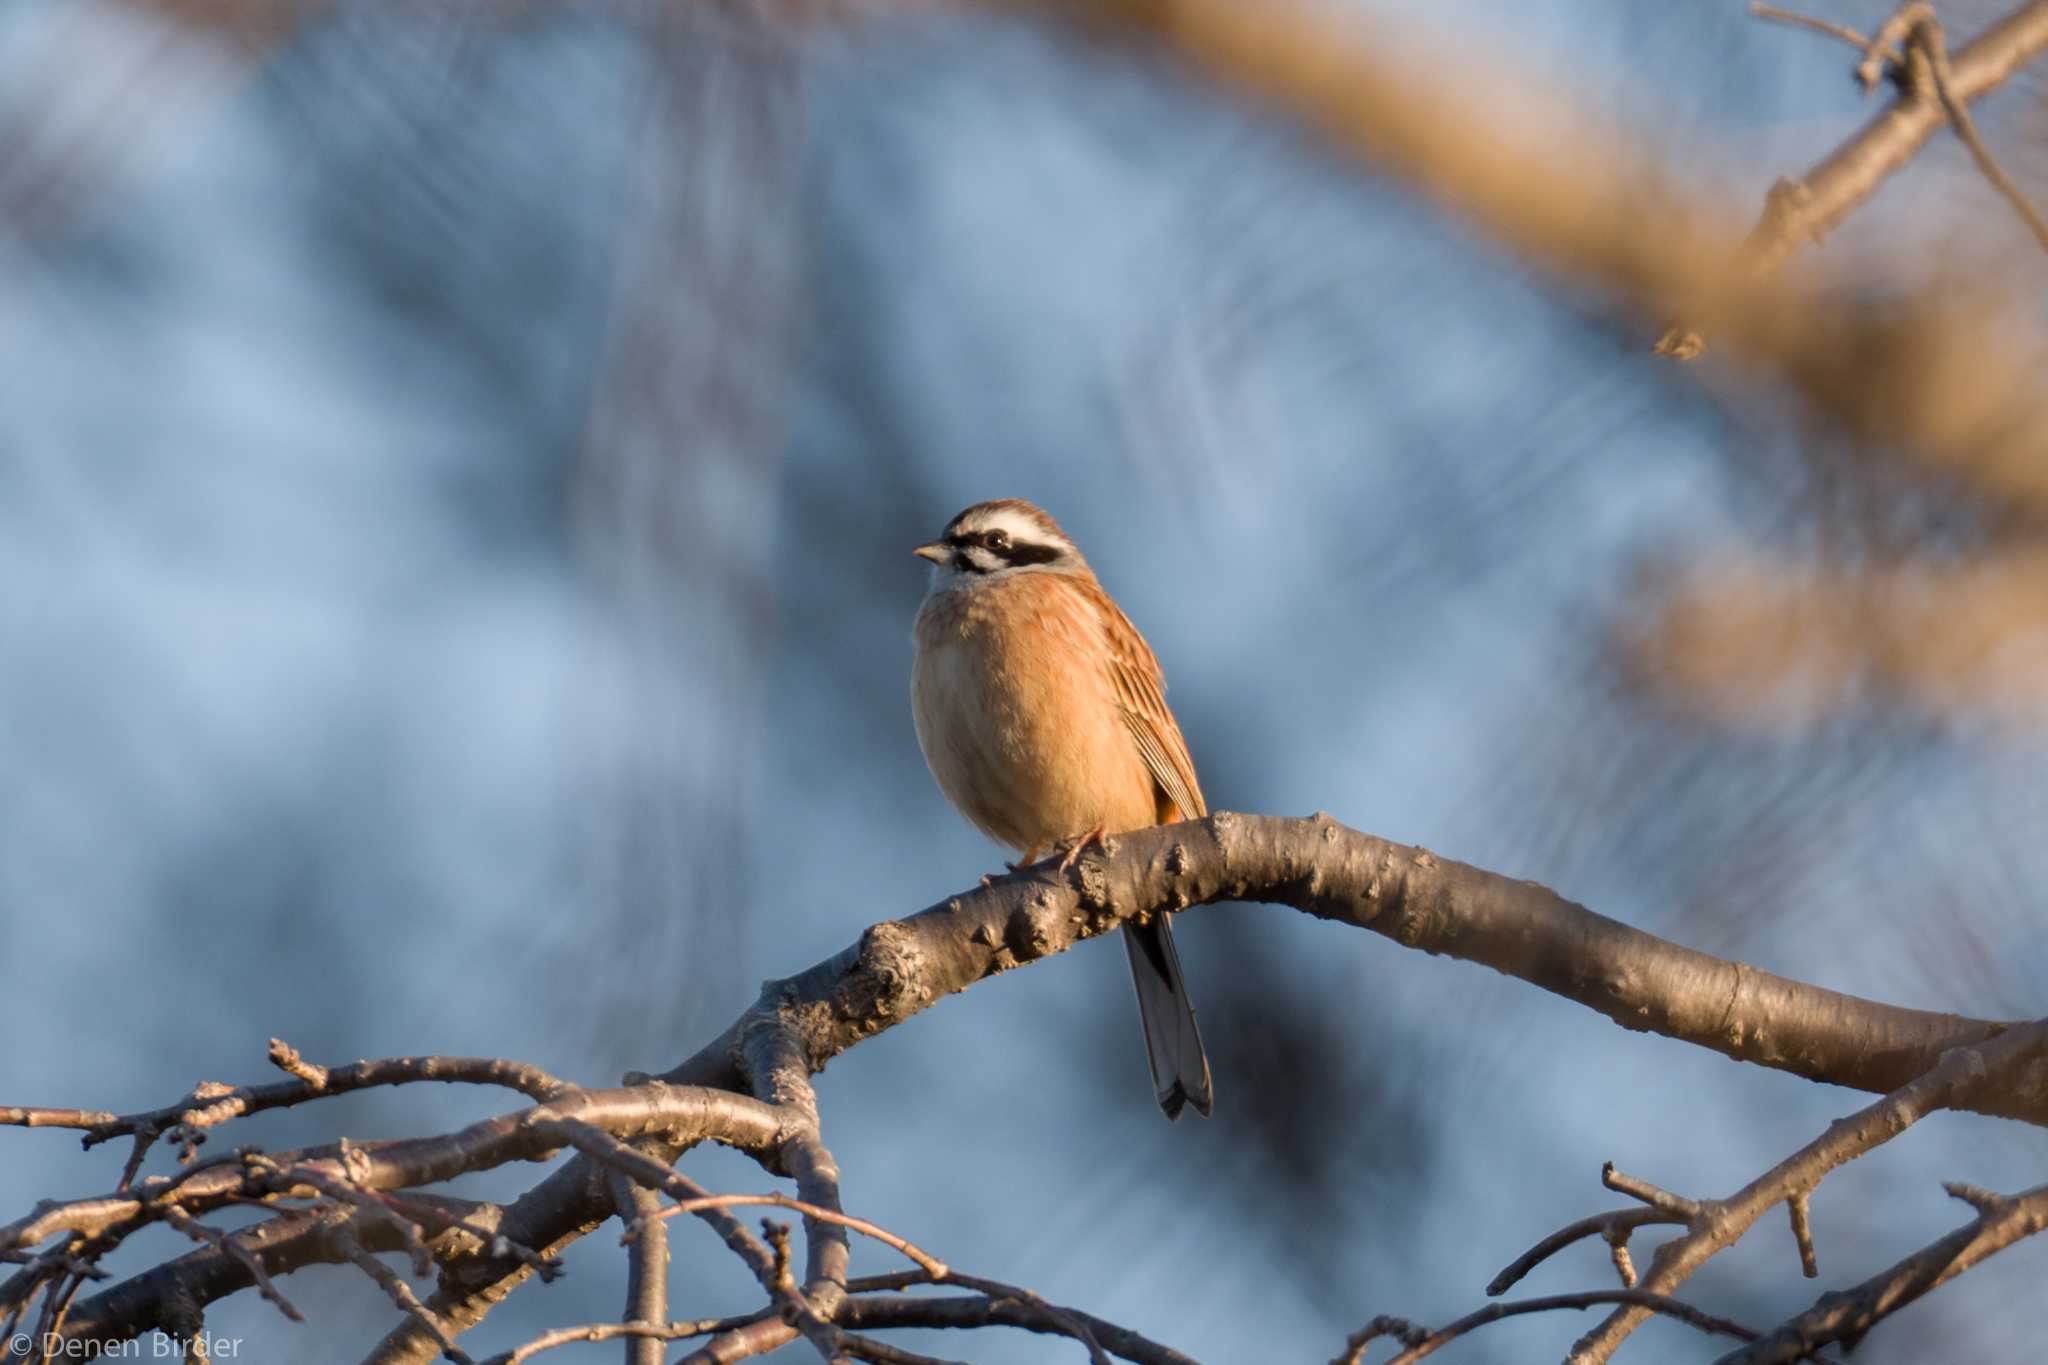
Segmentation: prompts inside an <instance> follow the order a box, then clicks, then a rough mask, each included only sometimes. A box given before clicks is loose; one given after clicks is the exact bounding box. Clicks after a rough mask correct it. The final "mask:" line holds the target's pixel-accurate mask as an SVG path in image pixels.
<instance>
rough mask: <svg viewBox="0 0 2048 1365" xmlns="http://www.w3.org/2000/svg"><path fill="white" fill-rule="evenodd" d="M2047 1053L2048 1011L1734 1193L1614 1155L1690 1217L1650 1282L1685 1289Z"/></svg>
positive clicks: (1588, 1338)
mask: <svg viewBox="0 0 2048 1365" xmlns="http://www.w3.org/2000/svg"><path fill="white" fill-rule="evenodd" d="M2043 1053H2048V1020H2043V1021H2041V1022H2038V1023H2033V1024H2027V1025H2023V1026H2021V1027H2018V1028H2014V1029H2012V1030H2010V1031H2008V1032H2006V1033H2003V1034H2001V1035H1999V1036H1998V1037H1997V1038H1994V1039H1992V1040H1990V1041H1989V1042H1986V1043H1982V1044H1979V1045H1978V1046H1975V1047H1968V1048H1958V1049H1956V1050H1955V1051H1954V1052H1951V1053H1949V1054H1948V1055H1947V1056H1946V1057H1944V1058H1943V1059H1942V1061H1941V1064H1940V1065H1939V1066H1936V1067H1935V1068H1933V1069H1932V1070H1930V1071H1929V1072H1928V1073H1927V1074H1926V1075H1924V1076H1922V1077H1920V1078H1919V1079H1918V1080H1915V1081H1913V1082H1912V1083H1911V1084H1909V1085H1906V1086H1903V1087H1901V1088H1900V1089H1898V1090H1896V1091H1894V1092H1892V1093H1891V1094H1889V1095H1887V1096H1885V1097H1884V1098H1883V1099H1881V1100H1879V1101H1878V1102H1877V1103H1875V1104H1873V1105H1870V1106H1868V1107H1866V1108H1864V1109H1861V1110H1859V1111H1857V1112H1856V1113H1854V1114H1851V1115H1850V1116H1849V1117H1847V1118H1844V1119H1837V1120H1836V1121H1835V1122H1834V1123H1831V1124H1829V1125H1828V1128H1827V1131H1826V1132H1824V1133H1822V1134H1821V1135H1820V1136H1819V1137H1817V1138H1815V1139H1814V1140H1813V1141H1812V1142H1809V1143H1807V1144H1806V1145H1805V1146H1804V1147H1802V1148H1800V1149H1799V1150H1798V1151H1797V1152H1795V1153H1793V1154H1792V1155H1791V1156H1789V1157H1787V1158H1785V1160H1783V1161H1781V1162H1779V1163H1778V1164H1777V1165H1776V1166H1774V1167H1772V1168H1771V1169H1770V1170H1768V1171H1766V1172H1765V1173H1764V1174H1762V1175H1760V1176H1758V1177H1757V1178H1756V1179H1755V1180H1753V1181H1751V1182H1750V1183H1749V1184H1748V1185H1745V1186H1744V1187H1743V1188H1742V1189H1741V1190H1740V1191H1738V1192H1737V1193H1735V1194H1734V1195H1732V1196H1730V1197H1729V1198H1727V1199H1725V1200H1713V1201H1705V1202H1697V1203H1696V1202H1694V1201H1691V1200H1680V1199H1677V1198H1676V1197H1675V1196H1672V1195H1669V1194H1666V1193H1665V1192H1664V1191H1662V1190H1658V1189H1657V1188H1656V1187H1654V1186H1651V1185H1648V1184H1646V1183H1645V1182H1642V1181H1638V1180H1632V1179H1629V1178H1627V1177H1623V1176H1620V1175H1618V1174H1617V1173H1616V1172H1615V1171H1614V1169H1613V1167H1612V1166H1611V1165H1610V1166H1609V1167H1608V1168H1607V1170H1606V1171H1605V1172H1603V1179H1604V1180H1605V1182H1606V1184H1607V1185H1608V1187H1609V1188H1610V1189H1618V1190H1620V1191H1622V1192H1623V1193H1625V1194H1631V1195H1634V1196H1636V1197H1637V1198H1639V1199H1641V1200H1642V1201H1643V1202H1644V1203H1646V1204H1649V1205H1651V1206H1653V1207H1656V1208H1659V1209H1661V1210H1663V1211H1665V1212H1669V1213H1678V1214H1681V1215H1684V1216H1685V1217H1687V1219H1688V1220H1689V1223H1690V1226H1689V1229H1688V1230H1687V1232H1686V1233H1685V1235H1684V1236H1682V1237H1678V1238H1674V1239H1673V1240H1671V1241H1669V1242H1666V1243H1664V1244H1663V1245H1662V1246H1660V1247H1658V1248H1657V1253H1656V1255H1655V1256H1654V1257H1652V1258H1651V1261H1650V1270H1649V1274H1648V1275H1646V1276H1645V1277H1644V1279H1643V1282H1642V1288H1643V1289H1645V1290H1648V1291H1650V1292H1651V1293H1655V1294H1673V1293H1676V1292H1677V1291H1678V1289H1679V1287H1680V1286H1681V1285H1683V1284H1684V1283H1685V1282H1686V1281H1687V1280H1689V1279H1690V1278H1692V1276H1693V1275H1694V1274H1695V1273H1696V1272H1697V1271H1698V1270H1699V1269H1700V1267H1701V1266H1703V1265H1705V1264H1706V1263H1707V1261H1708V1260H1709V1259H1711V1258H1712V1257H1713V1256H1714V1255H1716V1254H1717V1253H1719V1252H1721V1251H1725V1250H1727V1249H1728V1248H1729V1247H1731V1246H1734V1245H1735V1243H1736V1242H1738V1241H1740V1240H1741V1238H1742V1236H1743V1234H1744V1233H1746V1232H1748V1231H1749V1229H1750V1228H1751V1227H1752V1226H1754V1225H1755V1223H1756V1220H1757V1219H1758V1218H1761V1217H1762V1216H1763V1215H1764V1214H1765V1213H1767V1212H1768V1211H1770V1210H1771V1209H1772V1208H1773V1207H1775V1206H1776V1205H1778V1204H1782V1203H1786V1202H1788V1201H1800V1200H1803V1199H1804V1198H1805V1197H1806V1196H1807V1195H1809V1194H1811V1193H1812V1191H1813V1189H1814V1187H1815V1186H1817V1185H1819V1184H1820V1182H1821V1180H1822V1179H1823V1178H1824V1177H1825V1176H1826V1175H1827V1174H1828V1172H1830V1171H1832V1170H1834V1169H1835V1168H1836V1167H1838V1166H1841V1165H1843V1164H1845V1163H1847V1162H1849V1161H1853V1160H1855V1159H1856V1158H1857V1157H1860V1156H1862V1155H1863V1154H1864V1153H1866V1152H1869V1151H1871V1150H1872V1149H1874V1148H1876V1147H1880V1146H1882V1145H1883V1144H1885V1143H1887V1142H1889V1141H1891V1140H1892V1139H1893V1138H1895V1137H1897V1136H1898V1135H1899V1134H1900V1133H1903V1132H1904V1131H1906V1129H1907V1128H1909V1127H1911V1126H1912V1125H1913V1124H1914V1123H1916V1122H1918V1121H1919V1120H1920V1119H1922V1118H1925V1117H1926V1116H1927V1115H1928V1114H1931V1113H1934V1112H1936V1111H1937V1110H1940V1109H1946V1108H1950V1107H1953V1106H1955V1105H1957V1104H1958V1103H1960V1102H1963V1101H1967V1100H1968V1099H1970V1098H1971V1097H1972V1096H1974V1095H1980V1094H1982V1093H1983V1092H1984V1091H1986V1090H1987V1089H1991V1088H1994V1087H1993V1085H1992V1083H1993V1082H2002V1081H2003V1080H2004V1079H2005V1078H2006V1077H2007V1076H2008V1075H2010V1074H2012V1073H2013V1072H2015V1071H2019V1070H2021V1069H2023V1068H2025V1067H2028V1066H2030V1065H2032V1064H2034V1063H2035V1062H2036V1061H2037V1060H2038V1059H2039V1058H2040V1057H2041V1056H2042V1054H2043ZM1793 1232H1794V1239H1795V1241H1797V1242H1798V1243H1799V1253H1800V1261H1801V1264H1802V1268H1804V1267H1805V1266H1806V1265H1810V1264H1811V1261H1812V1245H1811V1242H1810V1241H1809V1240H1808V1238H1807V1237H1806V1236H1805V1235H1804V1220H1803V1218H1802V1217H1800V1216H1798V1215H1797V1214H1795V1216H1794V1220H1793ZM1930 1287H1931V1286H1930ZM1647 1316H1648V1311H1647V1310H1646V1309H1644V1308H1642V1307H1640V1306H1636V1305H1625V1306H1623V1307H1621V1308H1619V1309H1617V1310H1616V1311H1615V1312H1614V1313H1613V1314H1611V1315H1610V1316H1609V1317H1608V1318H1607V1319H1606V1320H1605V1321H1604V1322H1602V1323H1601V1324H1600V1325H1599V1326H1597V1327H1595V1328H1594V1329H1593V1330H1592V1331H1591V1332H1588V1333H1587V1334H1586V1335H1585V1336H1584V1337H1582V1338H1580V1340H1579V1341H1578V1343H1577V1345H1575V1346H1574V1347H1573V1348H1572V1359H1573V1360H1574V1361H1575V1362H1584V1365H1599V1362H1601V1361H1604V1360H1606V1359H1608V1357H1609V1356H1611V1355H1612V1354H1613V1353H1614V1350H1615V1348H1616V1347H1618V1346H1619V1345H1620V1344H1621V1342H1622V1340H1623V1338H1625V1337H1626V1336H1628V1334H1629V1333H1630V1332H1632V1331H1634V1330H1635V1328H1636V1327H1637V1326H1638V1325H1640V1324H1641V1323H1642V1322H1643V1320H1644V1319H1645V1318H1646V1317H1647Z"/></svg>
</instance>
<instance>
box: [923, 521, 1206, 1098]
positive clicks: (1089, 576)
mask: <svg viewBox="0 0 2048 1365" xmlns="http://www.w3.org/2000/svg"><path fill="white" fill-rule="evenodd" d="M914 553H916V554H918V555H920V556H922V557H923V558H925V559H928V560H930V561H931V562H932V566H933V567H932V580H931V589H930V591H929V592H927V593H926V594H925V599H924V605H923V606H922V607H920V608H919V609H918V613H917V625H916V627H915V628H914V630H913V631H912V635H911V638H912V641H913V643H914V645H915V646H916V658H915V662H914V663H913V664H912V666H911V678H910V696H911V706H912V710H913V711H914V713H915V716H916V720H917V742H918V745H919V746H920V747H921V748H922V749H923V750H924V758H925V762H926V764H928V765H929V766H930V768H931V770H932V776H933V777H935V778H937V779H938V782H939V789H940V790H941V791H943V792H945V794H946V799H947V800H949V801H951V802H952V803H953V804H954V806H956V807H958V808H959V810H960V812H961V814H963V815H965V816H966V817H967V818H968V819H969V820H971V821H973V822H974V823H975V825H977V826H978V827H980V829H981V830H982V832H983V833H985V834H987V835H988V836H989V837H990V838H992V839H995V840H997V841H998V842H1001V843H1005V844H1008V845H1010V846H1011V847H1012V848H1015V849H1017V850H1019V851H1020V853H1021V854H1022V856H1021V857H1020V858H1019V859H1018V861H1017V862H1015V863H1013V864H1011V867H1012V868H1013V869H1014V868H1018V867H1023V866H1026V865H1027V864H1029V863H1031V862H1033V861H1034V860H1035V859H1036V858H1037V857H1038V855H1039V853H1040V852H1041V851H1043V850H1045V849H1048V848H1064V850H1065V857H1064V858H1063V859H1062V860H1061V864H1060V866H1061V868H1062V869H1064V868H1066V867H1068V866H1071V865H1072V863H1073V861H1074V859H1075V858H1076V857H1077V856H1079V854H1080V852H1081V850H1082V849H1083V848H1085V847H1086V846H1087V845H1088V844H1090V843H1099V842H1100V841H1101V840H1102V838H1103V836H1104V835H1106V834H1118V833H1121V832H1123V831H1125V830H1133V829H1143V828H1145V827H1146V826H1149V825H1162V824H1172V823H1174V822H1175V821H1179V820H1192V819H1195V818H1196V817H1198V816H1202V815H1206V814H1207V813H1208V808H1207V807H1206V806H1204V805H1203V803H1202V789H1201V786H1200V785H1199V784H1198V783H1197V782H1196V781H1195V764H1194V760H1193V759H1192V758H1190V757H1189V756H1188V746H1187V741H1186V740H1184V739H1182V738H1181V733H1180V727H1179V726H1178V725H1176V724H1174V720H1173V713H1172V712H1171V711H1169V710H1167V709H1166V695H1165V694H1166V679H1165V678H1164V676H1162V675H1161V673H1160V671H1159V661H1158V660H1157V659H1155V658H1153V657H1152V650H1151V649H1150V648H1149V647H1148V646H1147V645H1146V644H1145V639H1144V637H1143V636H1141V635H1139V634H1138V631H1137V628H1136V627H1135V626H1133V625H1132V624H1131V623H1130V621H1129V620H1128V619H1127V618H1126V617H1125V616H1124V614H1123V612H1122V611H1120V610H1119V609H1118V608H1117V605H1116V603H1115V602H1114V601H1112V600H1111V598H1110V596H1109V594H1108V593H1106V592H1104V591H1103V590H1102V585H1101V584H1100V583H1098V582H1096V581H1095V573H1094V571H1093V570H1091V569H1090V568H1089V567H1088V561H1087V560H1085V559H1083V558H1082V557H1081V552H1080V550H1079V549H1077V548H1076V547H1075V545H1074V542H1073V541H1071V540H1069V539H1068V538H1067V535H1066V533H1065V532H1064V531H1062V530H1060V527H1059V523H1058V522H1056V521H1054V520H1053V519H1052V518H1051V517H1049V516H1047V515H1046V514H1045V513H1044V512H1042V511H1040V510H1039V509H1038V508H1036V507H1034V506H1032V505H1031V504H1030V503H1028V502H1024V501H1022V500H1021V499H1018V498H1003V499H1000V500H998V501H995V502H983V503H977V504H975V505H974V506H973V507H970V508H968V509H967V510H966V511H964V512H962V513H961V514H960V515H959V516H957V517H954V518H953V520H952V521H950V522H948V523H947V524H946V529H945V531H944V532H942V533H941V534H940V536H939V538H938V539H937V540H934V541H932V542H930V543H929V544H926V545H919V546H917V547H916V549H915V551H914ZM1124 946H1125V947H1126V948H1127V949H1128V950H1129V951H1130V955H1131V973H1132V975H1133V976H1134V977H1135V978H1136V980H1137V985H1138V1013H1139V1016H1140V1018H1141V1020H1142V1022H1143V1023H1144V1026H1145V1053H1146V1056H1147V1058H1148V1060H1149V1061H1150V1062H1151V1064H1152V1083H1153V1086H1154V1088H1155V1089H1156V1090H1157V1091H1158V1094H1159V1107H1160V1108H1162V1109H1164V1110H1165V1111H1166V1117H1168V1118H1169V1119H1177V1118H1179V1117H1180V1112H1181V1109H1182V1108H1183V1106H1186V1105H1190V1104H1192V1105H1193V1106H1194V1107H1195V1110H1196V1111H1197V1112H1198V1113H1200V1114H1203V1115H1205V1116H1206V1115H1207V1114H1208V1112H1209V1106H1210V1103H1211V1095H1210V1088H1209V1059H1208V1058H1207V1057H1206V1056H1204V1055H1203V1052H1202V1035H1201V1034H1200V1032H1198V1031H1197V1030H1196V1028H1195V1011H1194V1007H1193V1006H1192V1005H1190V1004H1189V1003H1188V996H1187V988H1186V986H1185V985H1183V984H1182V981H1181V973H1180V958H1179V956H1178V955H1177V954H1176V953H1175V952H1174V948H1173V930H1172V927H1171V926H1170V925H1169V924H1168V923H1167V919H1166V916H1164V915H1155V916H1153V917H1152V919H1151V920H1150V921H1148V922H1147V923H1144V924H1139V923H1137V922H1135V921H1131V920H1126V921H1125V922H1124Z"/></svg>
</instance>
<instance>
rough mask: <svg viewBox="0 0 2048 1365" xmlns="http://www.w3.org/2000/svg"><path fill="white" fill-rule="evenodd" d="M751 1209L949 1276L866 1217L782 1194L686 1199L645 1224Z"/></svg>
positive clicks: (939, 1279)
mask: <svg viewBox="0 0 2048 1365" xmlns="http://www.w3.org/2000/svg"><path fill="white" fill-rule="evenodd" d="M752 1207H772V1208H778V1209H788V1210H790V1211H791V1212H792V1213H801V1214H802V1215H804V1217H806V1218H816V1219H818V1220H820V1221H821V1222H826V1223H832V1224H834V1225H836V1226H838V1227H842V1228H847V1229H850V1230H852V1231H854V1232H858V1233H860V1234H861V1235H862V1236H864V1237H872V1238H873V1239H874V1240H876V1241H877V1242H880V1243H881V1244H882V1245H884V1246H887V1247H893V1248H894V1249H896V1250H897V1251H900V1252H902V1253H903V1254H904V1255H905V1256H907V1257H909V1258H910V1259H911V1260H912V1261H914V1262H916V1263H917V1266H918V1268H919V1269H921V1270H923V1271H924V1272H925V1273H926V1274H927V1275H929V1276H930V1277H931V1279H932V1282H933V1283H935V1284H938V1283H943V1282H945V1280H946V1279H947V1278H948V1276H949V1275H951V1273H952V1272H951V1271H949V1270H948V1269H947V1268H946V1263H945V1262H944V1261H941V1260H939V1259H938V1258H937V1257H935V1256H933V1255H931V1254H930V1253H929V1252H926V1251H923V1250H921V1249H919V1248H918V1247H917V1246H916V1245H915V1244H914V1243H912V1242H910V1241H908V1240H907V1239H905V1238H902V1237H899V1236H897V1235H896V1234H895V1233H893V1232H891V1231H889V1230H888V1229H887V1228H885V1227H882V1226H880V1225H878V1224H875V1223H871V1222H869V1221H868V1220H867V1219H865V1218H856V1217H854V1216H853V1215H851V1214H846V1213H841V1212H839V1211H838V1210H837V1209H828V1208H825V1207H823V1206H822V1205H818V1204H810V1203H806V1202H805V1201H803V1200H801V1199H791V1198H790V1197H789V1196H788V1195H783V1194H774V1193H769V1194H707V1195H701V1196H698V1197H695V1198H685V1199H681V1200H679V1201H678V1202H677V1203H674V1204H670V1205H669V1206H667V1207H666V1208H663V1209H659V1210H657V1211H656V1212H654V1213H651V1214H648V1215H646V1221H649V1222H654V1221H659V1220H662V1219H666V1218H673V1217H675V1216H676V1215H677V1214H679V1213H702V1212H703V1211H704V1210H706V1209H736V1208H752ZM631 1235H632V1231H631V1230H630V1229H629V1230H628V1233H627V1236H628V1237H629V1238H630V1237H631Z"/></svg>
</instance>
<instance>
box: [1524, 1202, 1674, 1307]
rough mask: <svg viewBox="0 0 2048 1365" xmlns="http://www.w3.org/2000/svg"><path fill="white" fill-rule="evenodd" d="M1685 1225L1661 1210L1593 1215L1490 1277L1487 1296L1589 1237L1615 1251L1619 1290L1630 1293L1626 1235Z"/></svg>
mask: <svg viewBox="0 0 2048 1365" xmlns="http://www.w3.org/2000/svg"><path fill="white" fill-rule="evenodd" d="M1686 1221H1687V1220H1686V1219H1685V1217H1684V1216H1683V1215H1681V1214H1676V1213H1666V1212H1665V1211H1664V1210H1662V1209H1655V1208H1633V1209H1616V1210H1615V1211H1614V1212H1612V1213H1596V1214H1593V1215H1592V1216H1591V1217H1588V1218H1581V1219H1580V1220H1579V1221H1578V1222H1576V1223H1570V1224H1567V1225H1566V1226H1564V1227H1562V1228H1559V1229H1558V1230H1557V1231H1556V1232H1553V1233H1551V1234H1550V1235H1549V1236H1548V1237H1545V1238H1544V1239H1543V1240H1542V1241H1540V1242H1538V1243H1537V1244H1536V1245H1535V1246H1532V1247H1530V1248H1529V1249H1528V1250H1527V1251H1525V1252H1523V1253H1522V1254H1521V1255H1519V1256H1517V1257H1516V1258H1515V1259H1514V1260H1513V1261H1512V1262H1510V1263H1509V1264H1508V1266H1507V1267H1506V1268H1505V1269H1504V1270H1502V1271H1501V1272H1500V1274H1498V1275H1496V1276H1494V1277H1493V1279H1492V1280H1491V1281H1490V1282H1489V1283H1488V1284H1487V1286H1486V1292H1487V1294H1488V1295H1496V1294H1505V1293H1507V1292H1508V1290H1510V1289H1512V1288H1514V1287H1515V1285H1516V1284H1518V1283H1520V1281H1521V1279H1522V1277H1523V1276H1525V1275H1527V1274H1528V1273H1529V1272H1530V1271H1532V1270H1534V1269H1535V1268H1536V1267H1537V1266H1539V1265H1541V1264H1543V1263H1544V1262H1545V1261H1547V1260H1549V1259H1550V1258H1551V1257H1552V1256H1555V1255H1556V1254H1557V1253H1558V1252H1560V1251H1562V1250H1564V1249H1565V1248H1566V1247H1568V1246H1571V1245H1573V1244H1574V1243H1576V1242H1581V1241H1584V1240H1585V1239H1586V1238H1588V1237H1601V1238H1604V1239H1606V1241H1607V1244H1608V1245H1609V1246H1610V1247H1612V1248H1613V1249H1614V1252H1615V1254H1616V1256H1618V1257H1621V1258H1624V1260H1623V1261H1622V1262H1620V1263H1617V1265H1616V1267H1615V1268H1616V1271H1617V1272H1618V1273H1620V1274H1621V1277H1622V1288H1624V1289H1633V1288H1634V1287H1635V1270H1634V1268H1633V1267H1630V1268H1629V1269H1627V1270H1625V1271H1624V1270H1622V1269H1621V1265H1622V1264H1625V1258H1626V1257H1627V1255H1628V1235H1629V1233H1631V1232H1633V1231H1634V1230H1635V1229H1637V1228H1639V1227H1642V1226H1644V1225H1645V1224H1649V1223H1684V1222H1686Z"/></svg>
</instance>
